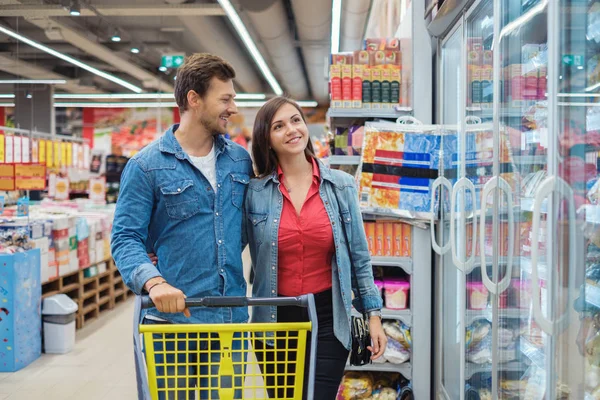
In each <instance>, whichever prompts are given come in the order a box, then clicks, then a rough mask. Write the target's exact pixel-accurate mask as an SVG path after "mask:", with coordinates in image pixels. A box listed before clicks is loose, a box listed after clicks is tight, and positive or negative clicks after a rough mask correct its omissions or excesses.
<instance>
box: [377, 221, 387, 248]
mask: <svg viewBox="0 0 600 400" xmlns="http://www.w3.org/2000/svg"><path fill="white" fill-rule="evenodd" d="M384 236H385V235H384V233H383V223H381V222H376V223H375V255H376V256H383V252H384V243H385V237H384Z"/></svg>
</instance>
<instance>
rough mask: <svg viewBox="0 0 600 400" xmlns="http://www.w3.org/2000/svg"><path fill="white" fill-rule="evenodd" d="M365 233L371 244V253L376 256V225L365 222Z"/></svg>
mask: <svg viewBox="0 0 600 400" xmlns="http://www.w3.org/2000/svg"><path fill="white" fill-rule="evenodd" d="M365 233H366V235H367V243H368V244H369V253H370V254H371V255H374V254H375V223H374V222H365Z"/></svg>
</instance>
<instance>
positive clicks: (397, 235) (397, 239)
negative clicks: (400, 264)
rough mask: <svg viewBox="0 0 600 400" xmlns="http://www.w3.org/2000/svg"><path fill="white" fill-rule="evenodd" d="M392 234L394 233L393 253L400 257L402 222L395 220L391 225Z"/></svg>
mask: <svg viewBox="0 0 600 400" xmlns="http://www.w3.org/2000/svg"><path fill="white" fill-rule="evenodd" d="M393 235H394V244H393V246H394V248H393V253H392V254H393V255H394V257H402V244H403V240H402V224H400V223H398V222H396V223H394V226H393Z"/></svg>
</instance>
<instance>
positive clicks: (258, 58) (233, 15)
mask: <svg viewBox="0 0 600 400" xmlns="http://www.w3.org/2000/svg"><path fill="white" fill-rule="evenodd" d="M217 1H218V2H219V5H221V7H222V8H223V10H225V14H227V17H228V18H229V21H230V22H231V24H232V25H233V27H234V28H235V30H236V31H237V33H238V35H239V36H240V38H241V39H242V42H244V45H246V48H247V49H248V51H249V52H250V55H252V58H253V59H254V62H256V64H257V65H258V68H259V69H260V72H262V74H263V76H264V77H265V79H266V80H267V82H269V86H271V89H273V92H275V94H276V95H278V96H281V95H282V94H283V90H282V89H281V86H279V82H277V79H275V76H274V75H273V73H272V72H271V69H269V66H268V65H267V63H266V62H265V59H264V58H263V56H262V54H260V51H258V48H257V47H256V44H255V43H254V41H253V40H252V37H251V36H250V33H248V30H247V29H246V26H245V25H244V23H243V22H242V20H241V19H240V16H239V15H238V13H237V11H235V8H234V7H233V5H232V4H231V1H229V0H217Z"/></svg>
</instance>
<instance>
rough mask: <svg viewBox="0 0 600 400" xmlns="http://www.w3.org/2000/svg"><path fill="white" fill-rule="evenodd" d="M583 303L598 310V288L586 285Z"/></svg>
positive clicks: (599, 299) (599, 291) (599, 290)
mask: <svg viewBox="0 0 600 400" xmlns="http://www.w3.org/2000/svg"><path fill="white" fill-rule="evenodd" d="M585 301H586V302H588V303H589V304H591V305H593V306H594V307H598V308H600V287H598V286H595V285H591V284H589V283H586V284H585Z"/></svg>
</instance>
